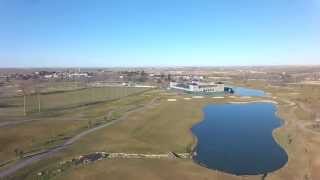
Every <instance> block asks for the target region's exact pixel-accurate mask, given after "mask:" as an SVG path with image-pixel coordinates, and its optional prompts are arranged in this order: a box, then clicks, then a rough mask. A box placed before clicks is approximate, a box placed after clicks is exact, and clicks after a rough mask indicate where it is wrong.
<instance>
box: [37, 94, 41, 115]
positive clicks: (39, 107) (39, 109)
mask: <svg viewBox="0 0 320 180" xmlns="http://www.w3.org/2000/svg"><path fill="white" fill-rule="evenodd" d="M37 99H38V111H39V112H41V100H40V92H38V93H37Z"/></svg>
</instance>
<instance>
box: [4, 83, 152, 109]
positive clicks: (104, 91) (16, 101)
mask: <svg viewBox="0 0 320 180" xmlns="http://www.w3.org/2000/svg"><path fill="white" fill-rule="evenodd" d="M146 89H147V88H136V87H121V86H119V87H97V88H84V89H77V90H71V91H67V90H66V91H50V92H42V93H33V94H29V95H26V97H25V98H24V97H23V96H19V97H13V98H2V99H1V106H2V107H3V108H6V107H15V109H14V110H15V111H17V113H19V114H20V115H21V114H24V112H25V113H26V114H31V113H35V112H46V111H55V110H61V109H67V108H74V107H79V106H85V105H88V104H94V103H98V102H103V101H107V100H114V99H118V98H121V97H125V96H128V95H131V94H135V93H139V92H142V91H145V90H146ZM24 105H25V106H24ZM24 108H25V111H24ZM9 109H10V108H9Z"/></svg>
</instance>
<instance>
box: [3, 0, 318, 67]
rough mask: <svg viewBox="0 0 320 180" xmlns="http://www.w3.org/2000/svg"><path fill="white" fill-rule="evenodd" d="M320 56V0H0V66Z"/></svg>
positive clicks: (248, 61) (244, 61) (309, 59)
mask: <svg viewBox="0 0 320 180" xmlns="http://www.w3.org/2000/svg"><path fill="white" fill-rule="evenodd" d="M319 62H320V0H176V1H175V0H161V1H159V0H158V1H152V0H0V67H64V66H68V67H71V66H72V67H85V66H90V67H98V66H101V67H107V66H222V65H225V66H228V65H277V64H320V63H319Z"/></svg>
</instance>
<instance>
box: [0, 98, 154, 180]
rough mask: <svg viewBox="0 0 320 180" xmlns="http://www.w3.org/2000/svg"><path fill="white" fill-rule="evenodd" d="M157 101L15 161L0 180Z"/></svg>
mask: <svg viewBox="0 0 320 180" xmlns="http://www.w3.org/2000/svg"><path fill="white" fill-rule="evenodd" d="M157 99H158V98H157V97H156V98H153V99H152V100H151V101H150V102H149V103H148V104H146V105H144V106H142V107H138V108H136V109H134V110H131V111H128V112H126V113H125V114H124V115H123V116H122V117H120V118H118V119H116V120H114V121H111V122H108V123H106V124H103V125H100V126H97V127H94V128H91V129H88V130H85V131H83V132H81V133H79V134H77V135H76V136H74V137H72V138H70V139H69V140H67V141H66V142H64V143H63V144H62V145H59V146H56V147H53V148H51V149H48V150H46V151H44V152H41V153H39V154H36V155H34V156H32V157H27V158H23V159H21V160H19V161H17V162H16V163H15V164H13V165H11V166H9V167H8V168H5V169H4V170H1V171H0V179H2V178H5V177H7V176H10V175H12V174H14V173H15V172H17V171H18V170H20V169H22V168H24V167H27V166H29V165H31V164H33V163H36V162H38V161H40V160H43V159H47V158H49V157H52V156H53V155H55V154H56V153H58V152H59V151H61V150H63V149H65V148H67V147H69V146H70V145H72V144H73V143H74V142H76V141H77V140H79V139H81V138H82V137H83V136H86V135H87V134H89V133H92V132H94V131H97V130H100V129H102V128H105V127H108V126H110V125H112V124H115V123H117V122H119V121H122V120H125V119H127V117H128V115H129V114H131V113H134V112H138V111H142V110H144V109H145V108H147V107H150V106H152V105H153V104H154V102H155V101H156V100H157Z"/></svg>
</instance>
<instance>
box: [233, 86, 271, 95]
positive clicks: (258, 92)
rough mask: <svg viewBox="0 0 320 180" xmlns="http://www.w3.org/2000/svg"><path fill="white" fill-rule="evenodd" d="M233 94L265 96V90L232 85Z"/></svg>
mask: <svg viewBox="0 0 320 180" xmlns="http://www.w3.org/2000/svg"><path fill="white" fill-rule="evenodd" d="M233 90H234V94H235V95H238V96H256V97H262V96H265V95H266V94H265V92H264V91H261V90H257V89H250V88H244V87H234V88H233Z"/></svg>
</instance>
